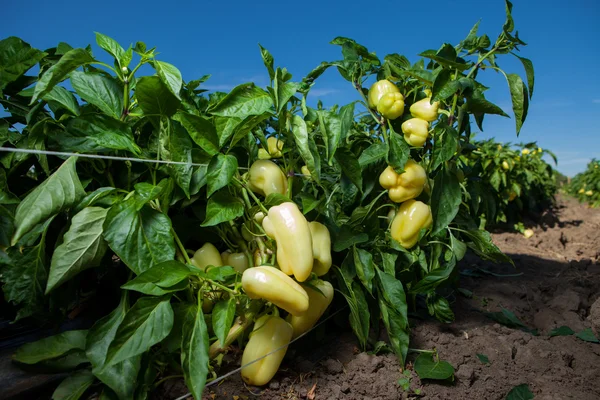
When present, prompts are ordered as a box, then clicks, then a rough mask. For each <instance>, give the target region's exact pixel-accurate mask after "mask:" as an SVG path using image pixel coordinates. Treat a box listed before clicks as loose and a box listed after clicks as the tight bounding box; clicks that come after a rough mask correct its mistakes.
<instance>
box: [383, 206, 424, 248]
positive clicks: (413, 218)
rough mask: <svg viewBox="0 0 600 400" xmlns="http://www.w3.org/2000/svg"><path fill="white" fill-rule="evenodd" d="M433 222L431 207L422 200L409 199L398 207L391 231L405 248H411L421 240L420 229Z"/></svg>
mask: <svg viewBox="0 0 600 400" xmlns="http://www.w3.org/2000/svg"><path fill="white" fill-rule="evenodd" d="M432 223H433V217H432V215H431V208H429V206H428V205H427V204H425V203H423V202H421V201H417V200H414V199H411V200H407V201H405V202H404V203H402V205H401V206H400V208H399V209H398V213H397V214H396V216H395V217H394V221H393V222H392V226H391V227H390V233H391V235H392V238H394V240H396V241H397V242H398V243H400V245H401V246H402V247H404V248H405V249H410V248H411V247H413V246H414V245H415V244H417V241H418V240H419V231H420V230H421V229H423V228H429V227H430V226H431V224H432Z"/></svg>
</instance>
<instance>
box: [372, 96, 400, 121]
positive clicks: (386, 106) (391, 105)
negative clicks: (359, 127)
mask: <svg viewBox="0 0 600 400" xmlns="http://www.w3.org/2000/svg"><path fill="white" fill-rule="evenodd" d="M377 111H379V113H380V114H381V115H383V116H384V117H385V118H387V119H396V118H398V117H401V116H402V114H403V113H404V96H402V94H401V93H385V94H384V95H383V96H381V98H380V99H379V103H377Z"/></svg>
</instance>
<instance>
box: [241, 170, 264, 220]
mask: <svg viewBox="0 0 600 400" xmlns="http://www.w3.org/2000/svg"><path fill="white" fill-rule="evenodd" d="M233 180H234V181H235V182H236V183H237V184H238V185H240V186H241V187H242V188H244V189H246V191H247V193H249V194H250V196H251V197H252V199H253V200H254V201H255V202H256V204H257V205H258V206H259V207H260V209H261V210H262V211H263V212H264V213H265V214H268V213H269V210H267V208H266V207H265V206H263V204H262V203H261V202H260V200H259V199H258V197H256V195H255V194H254V193H253V192H252V190H248V187H247V186H246V184H245V183H244V182H242V181H240V180H239V179H238V178H236V177H235V176H234V177H233Z"/></svg>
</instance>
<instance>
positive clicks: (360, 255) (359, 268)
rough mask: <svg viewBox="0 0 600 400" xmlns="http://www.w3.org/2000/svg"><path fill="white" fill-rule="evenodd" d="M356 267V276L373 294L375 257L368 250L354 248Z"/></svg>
mask: <svg viewBox="0 0 600 400" xmlns="http://www.w3.org/2000/svg"><path fill="white" fill-rule="evenodd" d="M353 255H354V266H355V268H356V275H358V278H359V279H360V281H361V282H362V284H363V285H364V286H365V287H366V288H367V290H368V291H369V293H371V294H372V293H373V282H372V281H373V278H374V277H375V264H373V255H372V254H371V253H369V252H368V251H366V250H363V249H359V248H358V247H356V246H354V250H353Z"/></svg>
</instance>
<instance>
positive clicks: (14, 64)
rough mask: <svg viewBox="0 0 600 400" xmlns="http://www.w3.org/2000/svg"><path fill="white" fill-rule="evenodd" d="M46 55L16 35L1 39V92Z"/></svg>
mask: <svg viewBox="0 0 600 400" xmlns="http://www.w3.org/2000/svg"><path fill="white" fill-rule="evenodd" d="M46 55H47V53H44V52H43V51H40V50H37V49H34V48H33V47H31V45H29V43H26V42H24V41H22V40H21V39H19V38H17V37H14V36H10V37H7V38H6V39H3V40H0V92H1V91H2V89H4V88H5V87H6V86H7V85H8V84H9V83H11V82H14V81H16V80H17V79H19V77H21V76H22V75H23V74H24V73H25V72H27V71H28V70H29V69H30V68H31V67H33V66H34V65H35V64H37V63H38V62H39V61H40V60H41V59H42V58H44V57H45V56H46Z"/></svg>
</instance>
